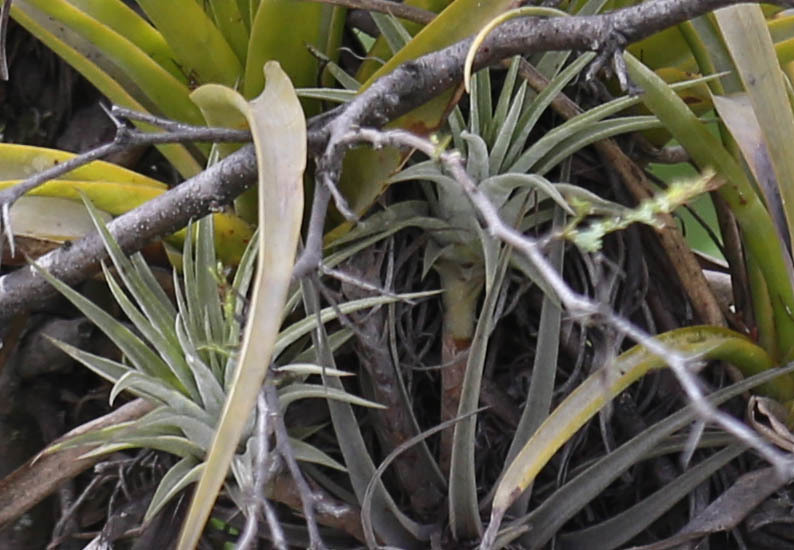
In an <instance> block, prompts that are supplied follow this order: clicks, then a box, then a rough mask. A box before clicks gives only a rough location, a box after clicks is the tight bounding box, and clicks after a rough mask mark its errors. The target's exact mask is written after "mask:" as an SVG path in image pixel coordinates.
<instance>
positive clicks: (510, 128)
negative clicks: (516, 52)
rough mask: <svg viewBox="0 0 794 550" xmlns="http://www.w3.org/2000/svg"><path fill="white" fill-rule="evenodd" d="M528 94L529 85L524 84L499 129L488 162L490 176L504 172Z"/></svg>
mask: <svg viewBox="0 0 794 550" xmlns="http://www.w3.org/2000/svg"><path fill="white" fill-rule="evenodd" d="M526 92H527V83H526V82H522V83H521V86H520V87H519V88H518V92H516V97H515V99H514V100H513V103H512V104H511V105H510V111H509V112H508V113H507V115H506V116H505V119H504V120H503V121H502V123H501V124H500V125H499V126H498V127H497V128H498V130H497V133H496V139H495V140H494V144H493V147H492V148H491V156H490V158H489V160H488V164H489V167H490V172H489V173H490V174H491V175H494V174H499V173H501V172H503V166H502V165H503V164H504V160H505V156H506V155H507V149H508V147H510V144H511V143H512V142H513V133H514V132H515V129H516V125H517V124H518V117H519V115H520V114H521V110H522V108H523V105H524V96H525V94H526Z"/></svg>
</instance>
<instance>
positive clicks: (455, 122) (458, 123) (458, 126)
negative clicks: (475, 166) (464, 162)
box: [447, 105, 468, 157]
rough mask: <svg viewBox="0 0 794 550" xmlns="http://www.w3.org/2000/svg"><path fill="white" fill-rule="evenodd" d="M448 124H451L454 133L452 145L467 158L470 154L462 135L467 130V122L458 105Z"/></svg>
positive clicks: (448, 119) (450, 127)
mask: <svg viewBox="0 0 794 550" xmlns="http://www.w3.org/2000/svg"><path fill="white" fill-rule="evenodd" d="M447 124H449V129H450V131H451V132H452V143H453V144H454V145H455V149H456V150H457V151H459V152H460V154H461V155H463V156H464V157H465V156H466V154H467V153H468V151H466V142H465V141H463V139H462V138H461V137H460V135H461V134H462V133H463V131H464V130H465V129H466V120H465V119H464V118H463V113H462V112H461V110H460V107H459V106H458V105H455V108H454V109H452V112H451V113H450V114H449V117H448V118H447Z"/></svg>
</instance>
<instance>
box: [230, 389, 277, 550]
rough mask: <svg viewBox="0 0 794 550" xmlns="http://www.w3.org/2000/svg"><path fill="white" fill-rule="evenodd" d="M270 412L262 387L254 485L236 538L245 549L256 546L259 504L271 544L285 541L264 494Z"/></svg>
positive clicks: (258, 404) (268, 472) (240, 547)
mask: <svg viewBox="0 0 794 550" xmlns="http://www.w3.org/2000/svg"><path fill="white" fill-rule="evenodd" d="M270 416H271V414H270V411H269V410H268V405H267V402H266V401H265V395H264V391H262V392H259V397H258V398H257V400H256V459H255V460H256V469H255V471H254V488H253V493H252V495H251V501H252V503H251V506H249V507H248V518H247V519H246V522H245V528H244V529H243V534H242V535H240V538H239V540H238V541H237V549H238V550H248V549H249V548H255V547H256V546H255V545H254V543H255V541H256V534H257V528H258V526H259V507H260V506H261V507H262V510H263V512H264V514H265V521H267V525H268V527H269V528H270V536H271V539H272V541H273V546H275V547H276V548H277V550H286V549H287V542H286V538H285V537H284V530H283V529H282V528H281V524H280V523H279V522H278V518H277V517H276V514H275V513H274V512H273V507H272V506H270V503H269V502H268V501H267V499H266V498H265V494H264V493H265V484H266V483H267V482H268V480H269V478H270V477H271V474H272V470H271V469H270V467H269V466H270V464H271V462H272V460H271V454H270V445H269V444H268V441H269V438H270V433H271V431H272V426H270V422H268V419H269V418H270Z"/></svg>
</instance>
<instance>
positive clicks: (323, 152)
mask: <svg viewBox="0 0 794 550" xmlns="http://www.w3.org/2000/svg"><path fill="white" fill-rule="evenodd" d="M735 3H737V2H736V0H701V1H697V2H686V1H683V0H656V1H652V2H643V3H641V4H638V5H636V6H632V7H628V8H625V9H621V10H617V11H614V12H610V13H606V14H602V15H592V16H571V17H552V18H547V19H542V18H537V17H525V18H521V19H514V20H510V21H508V22H506V23H504V24H502V25H500V26H499V27H497V28H496V29H495V30H494V31H493V32H492V33H491V34H490V35H489V36H488V38H486V39H485V40H484V42H483V43H482V45H481V46H480V48H479V50H478V52H477V55H476V56H475V58H474V62H473V65H472V69H473V70H478V69H481V68H483V67H486V66H489V65H493V64H495V63H498V62H499V61H501V60H502V59H507V58H509V57H512V56H513V55H517V54H528V53H535V52H541V51H549V50H594V51H597V52H599V55H600V57H601V58H603V59H604V60H610V59H613V61H615V65H617V69H620V65H621V64H620V60H618V57H620V55H619V54H620V53H622V49H623V48H624V47H625V46H627V45H628V44H631V43H632V42H636V41H637V40H640V39H642V38H645V37H647V36H650V35H651V34H653V33H655V32H657V31H660V30H662V29H665V28H667V27H669V26H671V25H675V24H677V23H680V22H682V21H686V20H688V19H691V18H693V17H697V16H699V15H703V14H704V13H708V12H709V11H712V10H715V9H718V8H722V7H725V6H729V5H732V4H735ZM775 3H777V4H779V5H784V6H790V5H792V0H778V2H775ZM471 43H472V39H471V38H469V39H466V40H463V41H461V42H458V43H456V44H453V45H452V46H449V47H447V48H444V49H442V50H439V51H436V52H433V53H430V54H427V55H425V56H422V57H420V58H418V59H416V60H414V61H409V62H407V63H404V64H402V65H400V66H399V67H397V68H396V69H395V70H394V71H392V72H391V73H389V74H388V75H385V76H384V77H382V78H381V79H379V80H378V81H377V82H375V83H373V84H372V85H371V86H370V87H369V88H367V89H366V90H364V91H363V92H361V93H360V94H359V95H358V96H356V98H355V99H353V100H352V101H350V102H349V103H347V104H345V105H342V106H340V107H338V108H337V109H334V110H333V111H331V112H329V113H326V114H324V115H323V116H321V117H318V118H316V119H315V120H313V121H312V124H310V126H309V130H310V131H309V134H308V139H309V150H310V151H313V152H314V153H315V154H316V155H319V156H320V160H319V161H318V168H319V171H318V180H319V182H321V185H322V186H324V187H328V189H335V188H336V187H335V184H336V182H337V181H338V180H339V176H340V174H341V170H342V165H341V163H342V155H341V154H340V152H339V146H340V144H339V140H340V139H341V138H342V136H345V135H346V134H347V133H348V132H349V131H350V130H352V129H354V128H359V127H381V126H383V125H384V124H385V123H386V122H388V121H390V120H393V119H394V118H396V117H397V116H400V115H402V114H404V113H406V112H408V111H410V110H411V109H413V108H415V107H417V106H419V105H421V104H422V103H425V102H426V101H427V100H428V99H429V98H430V97H434V96H436V95H438V94H439V93H441V92H443V91H444V90H447V89H449V88H451V87H453V86H455V85H457V84H458V83H459V82H460V81H461V80H462V78H463V65H464V61H465V59H466V55H467V53H468V51H469V48H470V46H471ZM619 72H620V71H619ZM321 185H320V183H318V187H320V186H321ZM313 214H314V213H313ZM312 218H313V220H314V218H315V216H314V215H313V216H312ZM323 221H324V218H323ZM311 229H312V228H311V227H310V230H309V236H310V237H311V236H312V235H316V234H317V231H314V232H312V230H311ZM320 235H321V233H320ZM321 244H322V242H321V238H319V237H318V238H316V239H312V238H308V239H307V240H306V247H305V249H304V251H303V253H302V254H301V257H300V258H299V260H298V264H299V265H300V267H301V271H302V272H305V271H306V270H307V269H316V267H317V263H316V261H315V260H316V259H318V258H319V257H320V250H321ZM313 261H314V265H312V262H313Z"/></svg>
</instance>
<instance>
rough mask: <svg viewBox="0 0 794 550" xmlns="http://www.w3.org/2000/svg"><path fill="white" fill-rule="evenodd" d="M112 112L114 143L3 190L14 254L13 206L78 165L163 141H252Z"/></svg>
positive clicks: (242, 134)
mask: <svg viewBox="0 0 794 550" xmlns="http://www.w3.org/2000/svg"><path fill="white" fill-rule="evenodd" d="M109 114H110V117H111V119H112V120H113V122H114V124H115V125H116V136H115V137H114V139H113V141H111V142H110V143H105V144H104V145H100V146H99V147H96V148H94V149H91V150H90V151H86V152H85V153H82V154H80V155H76V156H75V157H73V158H71V159H69V160H67V161H66V162H60V163H58V164H55V165H54V166H52V167H51V168H48V169H46V170H43V171H41V172H39V173H37V174H35V175H33V176H31V177H29V178H27V179H26V180H24V181H22V182H20V183H18V184H17V185H15V186H13V187H10V188H8V189H4V190H2V191H0V204H2V215H0V222H1V223H0V226H2V228H3V233H4V234H5V237H6V239H7V240H8V244H9V247H10V248H11V255H12V256H13V255H14V235H13V230H12V227H11V214H10V212H11V206H12V205H13V204H14V202H16V200H17V199H19V198H20V197H21V196H22V195H24V194H25V193H27V192H29V191H31V190H33V189H35V188H36V187H39V186H40V185H43V184H44V183H46V182H48V181H50V180H52V179H55V178H57V177H58V176H61V175H63V174H66V173H68V172H71V171H72V170H75V169H76V168H80V167H81V166H85V165H86V164H88V163H90V162H93V161H95V160H100V159H103V158H105V157H108V156H110V155H113V154H115V153H118V152H120V151H125V150H127V149H130V148H133V147H139V146H146V145H157V144H161V143H188V142H194V141H212V142H218V141H223V142H246V141H251V133H250V132H248V131H241V130H230V129H228V128H208V127H206V126H192V125H190V124H183V123H181V122H173V121H169V120H167V119H163V118H159V117H155V116H152V115H148V114H146V113H138V112H136V111H132V110H130V109H124V108H121V107H114V108H113V111H112V112H111V113H109ZM115 114H119V115H120V116H124V117H128V118H130V119H133V120H141V121H144V122H147V123H150V124H154V125H157V126H161V127H164V128H166V129H167V130H168V131H167V132H162V133H153V132H142V131H140V130H135V129H132V128H129V127H127V126H126V125H125V124H124V123H123V122H121V121H120V120H118V119H117V118H115V116H113V115H115Z"/></svg>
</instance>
